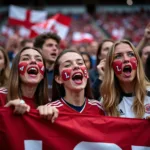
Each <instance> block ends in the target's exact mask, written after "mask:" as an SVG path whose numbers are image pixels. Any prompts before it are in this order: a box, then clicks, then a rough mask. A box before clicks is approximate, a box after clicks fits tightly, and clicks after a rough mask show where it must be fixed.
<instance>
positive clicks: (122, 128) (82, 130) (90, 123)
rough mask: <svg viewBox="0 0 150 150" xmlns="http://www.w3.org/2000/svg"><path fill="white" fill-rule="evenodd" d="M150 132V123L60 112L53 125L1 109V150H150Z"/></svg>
mask: <svg viewBox="0 0 150 150" xmlns="http://www.w3.org/2000/svg"><path fill="white" fill-rule="evenodd" d="M149 133H150V120H142V119H123V118H113V117H104V116H95V115H82V114H77V113H75V114H61V113H60V114H59V117H58V118H57V120H56V121H55V123H53V124H52V123H51V121H48V120H46V119H43V118H41V117H40V116H39V114H38V112H37V110H31V112H30V113H28V114H25V115H23V116H21V115H14V114H13V111H12V110H11V109H10V108H1V109H0V149H1V150H150V134H149Z"/></svg>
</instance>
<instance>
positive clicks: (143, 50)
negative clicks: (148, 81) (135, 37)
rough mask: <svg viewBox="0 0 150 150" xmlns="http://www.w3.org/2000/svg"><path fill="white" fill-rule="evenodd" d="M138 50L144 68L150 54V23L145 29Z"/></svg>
mask: <svg viewBox="0 0 150 150" xmlns="http://www.w3.org/2000/svg"><path fill="white" fill-rule="evenodd" d="M136 49H137V51H138V52H139V55H140V57H141V59H142V63H143V66H145V63H146V59H147V57H148V54H149V53H150V23H149V24H148V25H147V27H146V28H145V31H144V36H143V38H142V40H141V41H140V42H139V44H138V46H137V47H136Z"/></svg>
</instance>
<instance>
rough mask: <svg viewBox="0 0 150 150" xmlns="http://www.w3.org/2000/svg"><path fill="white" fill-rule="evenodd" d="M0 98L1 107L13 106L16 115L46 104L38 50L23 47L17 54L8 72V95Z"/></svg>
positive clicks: (44, 77) (44, 82) (0, 94)
mask: <svg viewBox="0 0 150 150" xmlns="http://www.w3.org/2000/svg"><path fill="white" fill-rule="evenodd" d="M6 95H7V99H6ZM0 98H1V99H0V101H1V106H4V105H5V104H6V103H7V104H6V105H5V107H9V106H14V112H15V113H18V114H24V113H25V112H26V111H29V110H30V108H37V107H38V106H40V105H44V104H46V103H48V89H47V77H46V72H45V62H44V59H43V57H42V54H41V52H40V51H39V50H38V49H36V48H31V47H25V48H23V49H22V50H21V51H19V52H18V54H17V55H16V57H15V58H14V60H13V64H12V68H11V72H10V77H9V83H8V93H5V94H4V93H0ZM54 109H55V108H54Z"/></svg>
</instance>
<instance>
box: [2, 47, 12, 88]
mask: <svg viewBox="0 0 150 150" xmlns="http://www.w3.org/2000/svg"><path fill="white" fill-rule="evenodd" d="M0 51H1V52H2V54H3V57H4V63H5V66H4V68H3V69H2V70H1V72H0V87H6V88H7V84H8V78H9V73H10V67H9V59H8V56H7V53H6V51H5V49H4V48H2V47H0Z"/></svg>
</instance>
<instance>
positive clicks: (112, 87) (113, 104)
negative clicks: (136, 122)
mask: <svg viewBox="0 0 150 150" xmlns="http://www.w3.org/2000/svg"><path fill="white" fill-rule="evenodd" d="M121 43H125V44H128V45H129V46H130V47H131V48H132V50H133V51H134V53H135V57H136V59H137V62H138V65H137V72H136V76H135V79H134V81H135V82H134V93H133V94H134V95H135V98H134V102H133V106H132V108H133V112H134V114H135V116H136V117H137V118H142V117H143V115H144V112H145V109H144V98H145V96H146V87H147V86H148V85H150V84H149V82H148V81H147V80H146V77H145V74H144V69H143V65H142V62H141V60H140V57H139V55H138V52H137V51H136V49H135V47H134V46H133V45H132V43H130V42H129V41H127V40H121V41H117V42H115V43H114V44H113V46H112V48H111V50H110V51H109V52H108V55H107V58H106V66H105V77H104V80H103V83H102V85H101V95H102V97H103V106H104V109H105V111H106V113H107V114H108V115H109V116H119V112H118V111H117V106H118V104H119V100H120V96H121V92H122V89H121V87H120V84H119V81H118V79H117V77H116V76H115V73H114V70H113V68H112V62H113V55H114V51H115V48H116V46H117V45H119V44H121Z"/></svg>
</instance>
